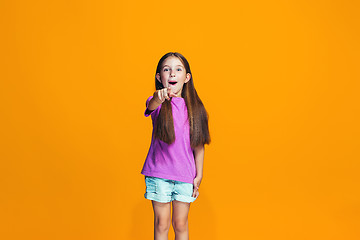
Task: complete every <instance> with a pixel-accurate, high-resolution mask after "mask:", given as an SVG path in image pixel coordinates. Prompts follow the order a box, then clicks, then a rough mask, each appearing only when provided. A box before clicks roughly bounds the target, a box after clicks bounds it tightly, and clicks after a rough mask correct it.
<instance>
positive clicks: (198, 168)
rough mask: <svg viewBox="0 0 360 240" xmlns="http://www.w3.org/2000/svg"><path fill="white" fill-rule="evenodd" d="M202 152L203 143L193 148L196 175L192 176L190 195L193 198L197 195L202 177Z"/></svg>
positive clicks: (203, 150)
mask: <svg viewBox="0 0 360 240" xmlns="http://www.w3.org/2000/svg"><path fill="white" fill-rule="evenodd" d="M204 152H205V149H204V145H200V146H198V147H195V149H194V157H195V165H196V177H195V178H194V188H193V194H192V196H193V197H195V198H197V197H198V196H199V187H200V183H201V180H202V177H203V165H204Z"/></svg>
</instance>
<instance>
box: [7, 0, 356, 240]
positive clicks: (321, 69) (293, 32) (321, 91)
mask: <svg viewBox="0 0 360 240" xmlns="http://www.w3.org/2000/svg"><path fill="white" fill-rule="evenodd" d="M359 7H360V6H359V3H358V1H350V0H347V1H344V0H342V1H340V0H338V1H310V0H306V1H300V0H298V1H284V0H283V1H279V0H276V1H260V0H257V1H235V0H234V1H230V0H225V1H220V2H218V1H217V2H215V1H213V2H212V1H210V2H209V1H178V2H173V1H141V2H138V1H6V2H5V1H3V2H2V3H1V4H0V9H1V10H0V11H1V12H0V19H1V35H2V36H1V40H0V41H1V48H0V50H1V53H0V56H1V57H0V59H1V62H0V64H1V66H0V69H1V71H0V74H1V76H0V80H1V87H0V91H1V92H0V107H1V117H0V119H1V120H0V121H1V146H0V154H1V155H0V158H1V167H0V171H1V172H0V181H1V182H0V184H1V199H0V210H1V213H0V220H1V224H0V238H1V239H7V240H11V239H26V240H28V239H36V240H39V239H51V240H57V239H66V240H70V239H87V240H90V239H152V238H153V212H152V206H151V202H150V201H149V200H146V199H145V198H144V193H145V182H144V176H143V175H141V174H140V171H141V169H142V166H143V163H144V160H145V157H146V154H147V151H148V148H149V146H150V138H151V119H150V118H145V117H144V115H143V114H144V110H145V101H146V99H147V98H148V97H149V96H150V95H152V93H153V91H154V75H155V68H156V64H157V62H158V61H159V59H160V57H161V56H162V55H163V54H165V53H167V52H169V51H177V52H180V53H182V54H183V55H184V56H185V57H186V58H187V59H188V61H189V62H190V66H191V70H192V72H193V78H194V83H195V87H196V89H197V91H198V93H199V95H200V97H201V99H202V100H203V102H204V104H205V107H206V109H207V111H208V112H209V116H210V117H209V125H210V131H211V137H212V143H211V144H210V145H209V146H206V150H205V160H204V178H203V181H202V184H201V187H200V196H199V198H198V199H197V200H196V201H195V202H194V203H192V205H191V207H190V214H189V226H190V238H191V239H207V240H210V239H246V240H255V239H267V240H270V239H276V240H281V239H284V240H288V239H301V240H303V239H317V240H318V239H326V240H331V239H347V240H351V239H359V238H360V228H359V226H360V193H359V184H360V177H359V170H360V164H359V159H360V158H359V157H360V151H359V147H360V141H359V140H360V139H359V136H360V131H359V130H360V128H359V122H360V119H359V112H360V107H359V106H360V105H359V103H360V101H359V90H360V88H359V87H360V84H359V79H360V76H359V75H360V74H359V56H360V51H359V48H360V47H359V42H360V37H359V36H360V34H359V24H360V19H359V16H360V15H359V9H360V8H359ZM173 236H174V234H173V230H172V229H170V233H169V239H173Z"/></svg>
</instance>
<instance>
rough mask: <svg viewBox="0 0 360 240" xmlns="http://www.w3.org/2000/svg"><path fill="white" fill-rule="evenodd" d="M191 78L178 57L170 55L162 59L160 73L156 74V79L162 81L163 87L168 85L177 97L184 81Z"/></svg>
mask: <svg viewBox="0 0 360 240" xmlns="http://www.w3.org/2000/svg"><path fill="white" fill-rule="evenodd" d="M190 78H191V74H190V73H186V69H185V67H184V65H183V64H182V62H181V61H180V59H179V58H177V57H175V56H171V57H168V58H166V59H165V61H163V63H162V66H161V69H160V73H157V74H156V79H157V80H158V81H159V82H161V83H162V85H163V86H164V87H168V86H169V87H170V88H171V90H172V92H173V93H175V95H176V96H177V97H181V91H182V88H183V86H184V83H187V82H188V81H189V80H190Z"/></svg>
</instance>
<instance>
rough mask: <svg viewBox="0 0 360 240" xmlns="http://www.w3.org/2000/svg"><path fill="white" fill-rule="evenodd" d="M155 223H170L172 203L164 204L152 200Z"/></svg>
mask: <svg viewBox="0 0 360 240" xmlns="http://www.w3.org/2000/svg"><path fill="white" fill-rule="evenodd" d="M151 202H152V205H153V209H154V218H155V221H160V222H162V223H169V222H170V219H171V203H170V202H167V203H162V202H157V201H154V200H152V201H151Z"/></svg>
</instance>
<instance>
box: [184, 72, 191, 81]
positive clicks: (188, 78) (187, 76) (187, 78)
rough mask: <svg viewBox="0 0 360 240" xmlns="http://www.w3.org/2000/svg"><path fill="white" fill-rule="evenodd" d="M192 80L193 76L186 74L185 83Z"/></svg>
mask: <svg viewBox="0 0 360 240" xmlns="http://www.w3.org/2000/svg"><path fill="white" fill-rule="evenodd" d="M190 78H191V74H190V73H187V74H186V79H185V82H184V83H187V82H188V81H190Z"/></svg>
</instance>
